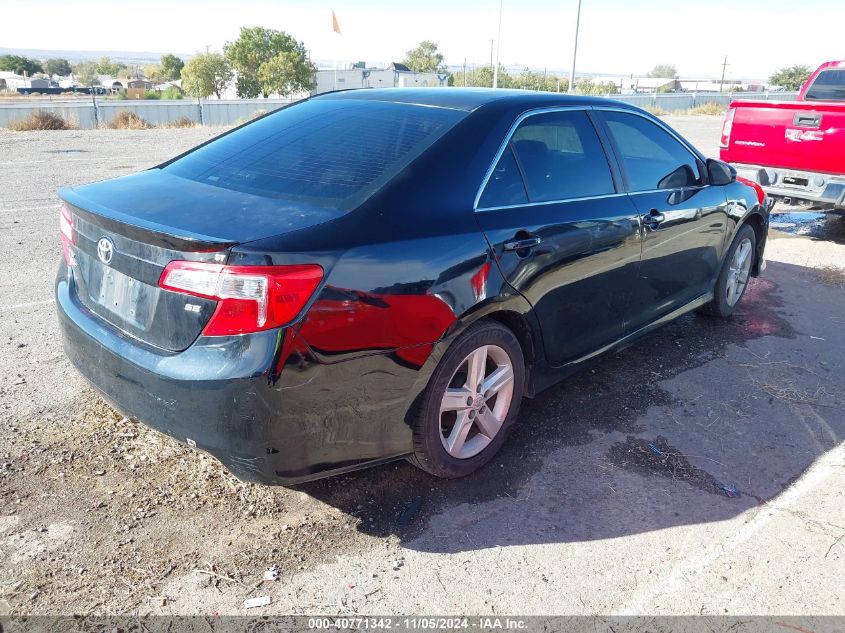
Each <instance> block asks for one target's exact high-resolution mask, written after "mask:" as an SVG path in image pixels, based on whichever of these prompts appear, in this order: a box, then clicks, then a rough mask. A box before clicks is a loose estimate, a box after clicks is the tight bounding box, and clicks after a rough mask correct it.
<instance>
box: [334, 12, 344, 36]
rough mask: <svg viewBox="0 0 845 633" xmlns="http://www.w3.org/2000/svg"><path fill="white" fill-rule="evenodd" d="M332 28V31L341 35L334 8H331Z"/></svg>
mask: <svg viewBox="0 0 845 633" xmlns="http://www.w3.org/2000/svg"><path fill="white" fill-rule="evenodd" d="M332 30H334V32H335V33H337V34H338V35H343V33H341V32H340V24H338V23H337V16H336V15H335V14H334V9H332Z"/></svg>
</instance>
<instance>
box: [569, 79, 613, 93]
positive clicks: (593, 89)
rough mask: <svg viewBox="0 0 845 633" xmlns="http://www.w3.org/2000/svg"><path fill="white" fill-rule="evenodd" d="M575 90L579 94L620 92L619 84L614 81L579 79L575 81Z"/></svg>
mask: <svg viewBox="0 0 845 633" xmlns="http://www.w3.org/2000/svg"><path fill="white" fill-rule="evenodd" d="M575 92H576V93H577V94H579V95H615V94H616V93H618V92H619V86H617V85H616V84H615V83H613V82H612V81H607V82H600V81H592V80H590V79H579V80H578V81H576V82H575Z"/></svg>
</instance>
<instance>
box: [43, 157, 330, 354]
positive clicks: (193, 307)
mask: <svg viewBox="0 0 845 633" xmlns="http://www.w3.org/2000/svg"><path fill="white" fill-rule="evenodd" d="M59 195H60V197H61V198H62V199H63V200H64V201H65V204H66V206H67V209H68V211H69V212H70V213H71V215H72V219H73V231H74V235H75V245H74V247H73V254H74V257H75V260H76V263H75V265H74V266H73V271H74V279H75V281H76V292H77V295H78V299H79V301H80V302H81V303H82V304H83V305H84V306H85V307H86V308H88V309H89V310H90V311H91V312H93V313H94V314H96V315H97V316H99V317H100V318H102V319H103V320H105V321H106V322H108V323H110V324H111V325H112V326H114V327H116V328H118V329H119V330H121V331H122V332H124V333H126V334H127V335H129V336H131V337H133V338H135V339H137V340H139V341H141V342H143V343H145V344H147V345H151V346H153V347H156V348H158V349H162V350H166V351H169V352H179V351H182V350H184V349H186V348H188V347H189V346H190V345H191V343H193V342H194V340H196V338H197V337H198V336H199V335H200V334H201V332H202V330H203V328H204V327H205V325H206V323H207V322H208V320H209V319H210V318H211V315H212V314H213V312H214V309H215V307H216V305H217V302H216V301H214V300H211V299H204V298H200V297H195V296H190V295H186V294H182V293H177V292H170V291H167V290H163V289H161V288H159V285H158V282H159V279H160V277H161V273H162V272H163V270H164V268H165V266H167V264H168V263H169V262H171V261H174V260H187V261H196V262H211V263H225V262H226V259H227V258H228V252H229V249H231V248H232V247H233V246H235V245H237V244H241V243H244V242H249V241H253V240H257V239H260V238H265V237H270V236H272V235H279V234H282V233H286V232H289V231H293V230H296V229H300V228H306V227H308V226H312V225H314V224H317V223H321V222H324V221H326V220H328V219H331V218H334V217H336V216H337V215H338V212H336V211H332V210H325V209H319V208H309V207H307V206H303V205H300V204H297V205H296V206H295V207H294V206H292V205H291V204H290V203H287V202H285V201H284V200H278V199H268V198H262V197H259V196H254V195H250V194H245V193H242V192H235V191H229V190H226V189H221V188H218V187H213V186H210V185H205V184H202V183H197V182H195V181H191V180H187V179H184V178H180V177H177V176H172V175H169V174H165V173H163V172H162V171H161V170H159V169H153V170H150V171H147V172H143V173H140V174H133V175H131V176H126V177H123V178H118V179H115V180H110V181H105V182H101V183H95V184H91V185H85V186H82V187H76V188H73V189H63V190H61V191H60V192H59Z"/></svg>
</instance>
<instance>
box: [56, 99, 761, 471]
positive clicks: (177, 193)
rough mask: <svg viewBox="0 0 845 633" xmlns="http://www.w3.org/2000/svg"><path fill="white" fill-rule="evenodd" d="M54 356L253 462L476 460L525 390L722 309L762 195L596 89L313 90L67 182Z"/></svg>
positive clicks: (208, 446)
mask: <svg viewBox="0 0 845 633" xmlns="http://www.w3.org/2000/svg"><path fill="white" fill-rule="evenodd" d="M60 198H61V200H62V204H61V208H60V217H59V223H60V237H61V244H62V251H63V255H64V257H63V260H62V262H61V265H60V268H59V271H58V276H57V280H56V298H57V306H58V313H59V319H60V323H61V329H62V334H63V339H64V346H65V350H66V353H67V355H68V356H69V357H70V359H71V361H72V362H73V364H74V365H75V366H76V367H77V368H78V369H79V371H80V372H81V373H82V374H83V375H84V376H85V377H86V378H87V379H88V380H89V381H90V382H91V383H92V384H93V385H94V386H95V387H96V388H97V389H98V390H99V391H100V392H101V393H102V394H103V396H104V397H105V398H106V399H107V400H108V401H110V402H111V403H112V404H113V405H114V406H115V407H116V408H117V409H119V410H120V411H122V412H123V413H125V414H126V415H127V416H129V417H132V418H134V419H137V420H139V421H141V422H143V423H145V424H147V425H149V426H151V427H154V428H156V429H159V430H160V431H163V432H164V433H167V434H169V435H171V436H173V437H174V438H176V439H178V440H180V441H182V442H184V443H187V444H188V445H190V446H193V447H196V448H198V449H200V450H204V451H207V452H208V453H211V454H212V455H214V456H216V457H217V458H218V459H219V460H220V461H222V462H223V464H225V465H226V467H228V468H229V469H230V470H231V472H232V473H234V474H235V475H236V476H238V477H239V478H241V479H244V480H250V481H257V482H264V483H270V484H292V483H296V482H299V481H304V480H307V479H313V478H317V477H322V476H326V475H332V474H336V473H341V472H346V471H349V470H353V469H356V468H360V467H363V466H369V465H373V464H377V463H382V462H386V461H390V460H395V459H402V458H404V459H408V460H410V461H411V462H412V463H414V464H415V465H417V466H419V467H420V468H422V469H424V470H426V471H428V472H429V473H432V474H434V475H437V476H441V477H460V476H463V475H467V474H468V473H471V472H473V471H475V470H476V469H478V468H480V467H481V466H483V465H484V464H485V463H486V462H488V461H489V460H490V459H491V457H492V456H493V455H495V453H496V452H497V451H498V450H499V449H500V448H501V447H502V445H503V444H504V443H505V442H506V441H507V435H508V430H509V428H510V427H512V426H513V425H514V424H518V423H519V421H518V414H519V408H520V403H521V401H522V399H523V398H526V397H528V398H530V397H532V396H534V395H535V394H537V393H538V392H539V391H541V390H543V389H545V388H547V387H549V386H550V385H552V384H554V383H556V382H558V381H560V380H562V379H564V378H565V377H566V376H568V375H570V374H571V373H572V372H574V371H576V370H578V369H579V368H581V367H584V366H585V365H586V364H588V363H589V362H591V361H592V360H593V359H594V358H596V357H597V356H598V355H599V354H601V353H602V352H605V351H608V350H611V349H614V348H618V347H620V346H623V345H626V344H628V343H630V342H631V341H632V340H634V339H636V338H637V337H640V336H642V335H644V334H646V333H648V332H649V331H651V330H653V329H654V328H656V327H659V326H660V325H662V324H664V323H667V322H668V321H670V320H672V319H675V318H677V317H678V316H680V315H682V314H684V313H686V312H688V311H691V310H699V311H702V312H707V313H709V314H711V315H715V316H719V317H729V316H730V315H731V313H732V312H733V311H734V309H735V308H736V306H737V304H738V302H739V301H740V299H741V298H742V296H743V293H744V292H745V290H746V288H747V287H748V284H749V280H750V277H752V276H755V275H757V274H759V272H760V271H761V269H762V268H763V267H764V259H763V251H764V245H765V241H766V232H767V227H768V212H767V206H768V205H767V200H766V198H765V194H764V193H763V191H762V189H760V188H759V186H757V185H754V184H751V183H748V182H742V181H738V180H737V178H736V172H735V171H734V170H733V169H732V168H731V167H730V166H728V165H726V164H725V163H722V162H719V161H717V160H712V159H707V158H705V157H704V156H703V155H701V153H699V152H698V151H697V150H696V149H695V148H694V147H693V146H692V145H691V144H690V143H688V142H687V141H686V140H684V138H682V137H681V136H680V135H679V134H677V133H676V132H675V131H673V130H672V129H671V128H670V127H669V126H667V125H666V124H665V123H664V122H662V121H660V120H659V119H657V118H655V117H653V116H651V115H650V114H648V113H646V112H643V111H642V110H639V109H637V108H635V107H632V106H629V105H626V104H624V103H620V102H616V101H611V100H608V99H604V98H589V97H575V96H566V95H559V94H551V93H548V94H544V93H529V92H519V91H506V90H484V89H457V88H456V89H446V88H440V89H423V88H416V89H387V90H357V91H348V92H336V93H330V94H326V95H322V96H320V97H316V98H311V99H307V100H304V101H301V102H299V103H296V104H294V105H291V106H289V107H286V108H283V109H281V110H277V111H275V112H272V113H270V114H268V115H265V116H263V117H262V118H260V119H257V120H255V121H253V122H250V123H248V124H246V125H243V126H241V127H238V128H235V129H233V130H231V131H229V132H227V133H225V134H223V135H221V136H219V137H217V138H215V139H213V140H211V141H209V142H207V143H205V144H203V145H200V146H199V147H196V148H194V149H192V150H191V151H189V152H187V153H185V154H182V155H181V156H177V157H176V158H174V159H172V160H170V161H168V162H166V163H164V164H161V165H158V166H156V167H154V168H152V169H149V170H146V171H143V172H141V173H136V174H132V175H128V176H123V177H120V178H116V179H113V180H107V181H104V182H98V183H94V184H88V185H84V186H79V187H73V188H66V189H62V190H61V191H60Z"/></svg>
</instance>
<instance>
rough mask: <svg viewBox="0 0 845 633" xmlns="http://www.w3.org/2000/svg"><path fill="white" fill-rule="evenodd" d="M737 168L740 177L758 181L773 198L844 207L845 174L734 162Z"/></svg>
mask: <svg viewBox="0 0 845 633" xmlns="http://www.w3.org/2000/svg"><path fill="white" fill-rule="evenodd" d="M734 167H736V170H737V173H738V174H739V175H740V176H742V177H744V178H747V179H749V180H753V181H754V182H757V183H759V184H760V185H761V186H762V187H763V189H764V190H765V192H766V194H767V195H769V196H770V197H777V198H787V199H790V200H795V201H801V202H805V203H808V204H812V205H815V206H819V207H823V208H829V209H845V176H836V175H831V174H822V173H817V172H810V171H801V170H796V169H784V168H780V167H764V166H761V165H743V164H735V165H734ZM804 182H806V184H804Z"/></svg>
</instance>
